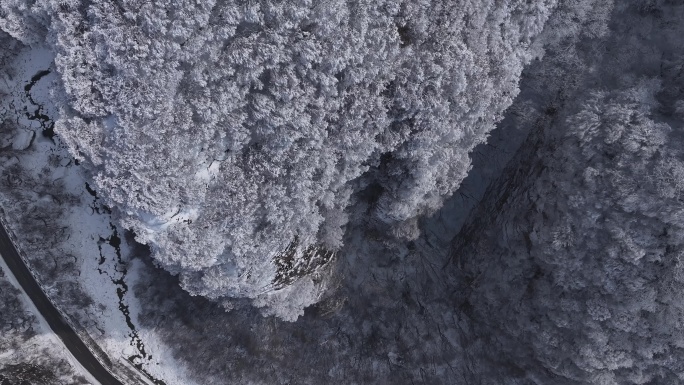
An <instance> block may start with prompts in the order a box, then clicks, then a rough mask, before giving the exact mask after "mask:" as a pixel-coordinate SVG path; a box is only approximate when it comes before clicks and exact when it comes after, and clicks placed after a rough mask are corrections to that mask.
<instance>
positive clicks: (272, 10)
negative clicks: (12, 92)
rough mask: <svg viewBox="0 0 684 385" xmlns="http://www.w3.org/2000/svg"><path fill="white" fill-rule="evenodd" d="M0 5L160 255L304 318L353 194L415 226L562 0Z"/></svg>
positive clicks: (379, 212) (385, 223)
mask: <svg viewBox="0 0 684 385" xmlns="http://www.w3.org/2000/svg"><path fill="white" fill-rule="evenodd" d="M2 4H3V5H2V11H3V16H4V18H3V19H2V24H0V27H2V28H3V29H5V30H7V31H8V32H9V33H11V34H12V35H13V36H15V37H16V38H19V39H22V40H24V41H25V42H27V43H30V42H32V40H35V39H36V37H38V36H43V35H46V36H47V37H46V39H47V43H48V44H49V45H50V46H51V47H52V48H53V49H54V51H55V53H56V59H55V61H56V65H57V68H58V70H59V74H60V77H61V80H62V90H61V91H59V92H56V95H57V96H58V95H62V97H61V99H63V100H62V103H61V116H60V117H59V119H58V120H57V122H56V127H55V130H56V131H57V132H58V134H59V135H60V138H61V140H62V141H63V142H64V143H66V144H67V145H68V146H69V148H70V150H71V151H72V153H73V154H74V156H75V157H77V158H78V159H79V160H81V161H83V162H84V164H85V165H86V166H87V167H88V168H89V170H90V172H91V175H92V179H93V181H94V186H96V187H97V189H98V192H100V193H101V195H102V196H104V197H105V198H106V199H108V200H109V202H110V203H111V205H112V206H114V207H116V208H117V209H118V212H119V213H120V215H121V220H122V223H123V224H124V225H125V226H127V227H128V228H130V229H132V230H134V231H135V233H136V234H137V238H138V240H139V241H141V242H144V243H147V244H150V245H152V247H153V250H154V257H155V258H156V260H157V261H158V262H159V263H160V264H161V265H162V266H164V267H165V268H166V269H168V270H169V271H171V272H173V273H175V274H180V276H181V281H182V284H183V286H184V287H185V288H186V289H187V290H188V291H190V292H191V293H192V294H197V295H204V296H208V297H210V298H214V299H219V298H223V297H248V298H253V299H257V303H259V304H269V303H270V304H277V303H285V302H287V301H288V299H287V298H291V299H292V301H294V302H296V303H299V304H300V305H298V306H296V307H295V308H296V310H294V312H293V310H291V309H292V307H291V306H289V305H288V306H284V307H283V309H290V310H282V311H280V310H277V309H276V310H273V311H275V312H276V313H278V314H280V315H282V316H284V317H288V318H295V317H296V316H297V314H299V312H300V311H301V308H302V307H303V306H305V305H307V304H309V303H311V302H313V301H315V300H316V298H317V296H318V294H316V293H320V290H322V287H323V285H322V282H324V280H323V281H321V282H317V283H315V282H314V280H313V279H312V278H311V277H309V275H310V274H311V273H312V272H313V271H315V270H318V269H320V267H321V266H324V265H325V264H326V262H327V261H328V260H329V259H330V257H331V251H334V250H336V249H338V248H339V247H340V246H341V244H342V237H343V234H344V227H345V225H346V223H347V222H348V220H349V218H348V210H347V208H348V207H349V206H350V205H354V204H355V202H356V200H358V199H366V200H367V201H370V203H371V205H370V207H372V209H371V213H370V218H371V220H370V221H369V222H370V223H374V226H376V227H379V228H382V229H386V230H390V231H391V232H392V233H393V234H395V235H396V236H399V237H405V238H413V237H415V236H416V235H417V228H416V223H417V221H416V219H417V218H418V217H419V216H420V215H423V214H426V213H431V212H433V211H434V210H435V209H437V208H438V207H440V205H441V203H442V200H443V199H444V197H446V196H448V195H450V194H451V193H452V192H453V191H454V190H455V189H456V187H458V185H459V184H460V182H461V180H462V179H463V178H464V177H465V175H466V173H467V172H468V169H469V164H470V159H469V156H468V153H469V152H470V150H471V149H472V148H473V147H474V146H475V145H477V144H478V143H481V142H483V141H484V140H485V138H486V135H487V132H488V131H489V130H491V129H492V127H493V124H494V123H495V122H496V121H497V119H499V118H500V117H501V113H502V112H503V111H504V109H505V108H506V107H507V106H508V105H510V103H511V101H512V100H513V98H514V97H515V95H516V94H517V82H518V77H519V75H520V72H521V70H522V68H523V66H524V65H525V63H526V62H528V61H529V60H530V59H531V58H532V57H533V54H534V52H536V51H534V50H532V49H531V48H530V47H531V45H532V42H533V39H534V37H535V35H536V34H537V33H538V32H539V31H540V30H541V29H542V27H543V25H544V22H545V20H546V19H547V17H548V14H549V12H550V10H551V9H552V8H553V6H555V1H554V0H546V1H536V2H528V1H522V0H515V1H505V2H501V1H490V0H469V1H453V2H441V3H435V2H432V1H401V2H396V1H374V2H347V1H341V0H331V1H323V2H312V1H308V0H300V1H294V2H281V1H203V2H196V1H189V0H183V1H166V0H152V1H145V2H141V1H134V0H123V1H110V0H107V1H98V2H87V1H78V0H67V1H59V2H53V1H36V2H32V3H30V4H25V5H23V6H22V5H17V4H18V3H17V4H14V3H7V4H6V3H2ZM46 15H48V16H46ZM17 20H19V21H21V20H29V21H30V22H31V23H34V21H40V22H41V23H40V24H39V25H40V26H41V27H42V29H41V28H37V27H36V28H32V27H31V28H30V33H29V32H25V31H24V30H23V29H21V28H20V26H22V24H21V23H18V22H16V21H17ZM23 25H24V26H26V28H29V27H28V26H30V25H32V24H30V23H26V24H23ZM43 29H44V30H45V31H43ZM361 192H365V193H361ZM293 269H294V270H293ZM293 271H296V273H293ZM283 277H287V278H286V279H285V278H283ZM298 280H305V281H306V282H299V283H298V284H296V285H294V286H291V285H292V284H294V283H295V281H298ZM316 281H318V280H316ZM290 286H291V287H290ZM286 287H289V289H286ZM294 287H299V288H300V289H297V290H295V289H294ZM303 291H306V293H303ZM269 296H276V297H274V298H270V299H269ZM297 296H300V297H302V298H303V297H306V298H309V299H308V300H306V301H304V302H302V301H301V298H299V299H297V298H295V297H297Z"/></svg>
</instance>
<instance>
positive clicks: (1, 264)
mask: <svg viewBox="0 0 684 385" xmlns="http://www.w3.org/2000/svg"><path fill="white" fill-rule="evenodd" d="M0 269H2V271H3V272H4V273H5V278H6V279H7V280H8V281H9V282H10V283H11V284H12V286H14V287H15V288H16V289H17V290H19V292H20V296H19V299H20V300H21V302H22V303H23V304H24V307H26V308H27V309H28V310H29V311H31V313H33V315H34V316H35V317H36V320H37V321H38V325H39V329H40V330H39V331H40V332H42V333H43V334H44V335H46V336H48V339H50V340H51V341H52V342H53V343H54V344H55V346H59V349H61V350H62V354H63V355H64V357H65V358H66V359H67V360H69V363H71V366H72V367H73V368H74V369H75V370H76V371H78V372H79V373H80V374H81V375H83V376H84V377H85V378H86V379H87V380H88V381H90V383H91V384H93V385H100V382H98V381H97V380H96V379H95V377H93V376H92V374H90V372H89V371H87V370H86V369H85V368H84V367H83V366H82V365H81V363H80V362H78V360H77V359H76V357H74V356H73V355H72V354H71V352H70V351H69V349H67V347H66V345H64V343H63V342H62V340H61V339H60V338H59V337H57V334H55V333H54V332H53V331H52V329H51V328H50V326H49V325H48V323H47V321H46V320H45V318H43V314H41V313H40V312H39V311H38V308H37V307H36V305H35V304H34V303H33V301H31V298H30V297H29V296H28V294H26V292H24V288H22V287H21V285H20V284H19V281H17V279H16V278H15V277H14V274H13V273H12V271H11V270H10V269H9V266H7V264H6V263H5V259H4V257H1V256H0Z"/></svg>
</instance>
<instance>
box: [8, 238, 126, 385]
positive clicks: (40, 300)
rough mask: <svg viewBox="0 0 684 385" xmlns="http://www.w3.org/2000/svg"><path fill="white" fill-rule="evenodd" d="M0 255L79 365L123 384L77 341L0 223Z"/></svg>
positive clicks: (109, 384) (108, 383) (105, 382)
mask: <svg viewBox="0 0 684 385" xmlns="http://www.w3.org/2000/svg"><path fill="white" fill-rule="evenodd" d="M0 255H2V258H3V259H4V260H5V263H7V266H8V267H9V269H10V271H11V272H12V274H13V275H14V276H15V277H16V279H17V281H18V282H19V283H20V284H21V287H22V288H23V289H24V291H25V292H26V294H28V296H29V298H31V301H33V303H34V305H35V306H36V308H37V309H38V311H40V313H41V315H42V316H43V318H45V320H46V321H47V323H48V325H50V328H51V329H52V331H54V332H55V334H57V336H59V338H60V339H61V340H62V341H63V342H64V345H66V347H67V349H69V351H70V352H71V354H73V356H74V357H76V359H77V360H78V361H79V362H80V363H81V365H82V366H83V367H84V368H85V369H86V370H87V371H89V372H90V374H91V375H92V376H93V377H95V379H96V380H98V381H99V382H100V384H101V385H123V384H122V383H121V382H120V381H119V380H117V379H116V378H115V377H114V376H112V375H111V374H110V373H109V372H108V371H107V370H105V368H104V367H103V366H102V364H100V362H99V361H98V360H97V359H95V356H93V354H92V353H91V352H90V350H88V347H86V345H85V344H84V343H83V341H81V339H80V338H79V337H78V334H76V332H74V330H73V329H72V328H71V326H69V324H68V323H67V322H66V321H65V320H64V317H62V315H61V314H60V313H59V312H58V311H57V309H55V307H54V305H53V304H52V302H50V300H49V299H48V298H47V296H46V295H45V293H43V291H42V290H41V288H40V286H39V285H38V283H37V282H36V280H35V279H34V278H33V276H32V275H31V273H30V272H29V270H28V268H27V267H26V265H24V262H23V261H22V259H21V258H20V257H19V253H18V252H17V249H15V248H14V244H12V241H11V240H10V237H9V236H8V235H7V231H6V230H5V228H4V227H3V226H2V225H1V224H0Z"/></svg>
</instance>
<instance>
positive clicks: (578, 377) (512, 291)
mask: <svg viewBox="0 0 684 385" xmlns="http://www.w3.org/2000/svg"><path fill="white" fill-rule="evenodd" d="M651 4H652V5H653V7H652V8H649V10H648V12H644V8H643V4H641V2H633V3H631V4H622V5H620V7H619V8H618V7H617V5H616V8H618V12H617V14H616V16H615V17H614V20H613V22H612V29H613V32H614V33H615V32H617V31H620V32H622V34H619V35H618V34H615V35H614V36H613V37H612V38H611V39H608V40H607V41H606V43H607V44H612V46H613V47H616V48H613V50H612V52H607V53H605V56H603V57H598V58H590V59H587V58H585V59H587V60H586V61H585V63H588V64H592V65H593V66H594V68H593V69H594V70H593V71H592V72H589V74H588V75H587V76H586V77H585V78H584V79H585V82H584V83H583V85H584V87H579V88H577V90H576V92H574V93H573V94H572V98H571V99H569V100H566V101H565V102H564V103H565V106H564V107H563V108H560V109H558V110H550V111H549V112H548V114H549V116H548V117H547V120H548V124H546V125H540V128H539V129H538V131H537V132H536V133H535V135H534V136H533V137H532V138H531V139H530V141H529V142H528V143H527V144H526V147H525V148H524V149H523V151H522V152H521V153H520V154H519V157H518V159H517V161H518V162H520V163H519V164H517V167H516V168H515V169H513V170H512V171H513V172H512V173H510V174H508V175H506V176H505V177H504V178H503V179H502V182H503V184H502V185H500V186H504V188H503V189H502V190H492V191H491V194H490V198H489V199H488V200H487V201H486V202H487V205H488V206H483V207H482V209H481V211H479V212H478V213H477V219H475V220H474V222H473V223H472V225H471V226H470V227H469V228H468V231H466V232H464V233H463V234H462V236H463V237H462V238H461V239H460V240H459V241H458V243H459V246H458V247H457V252H456V254H455V255H454V261H456V262H457V265H458V266H460V268H461V271H462V272H464V280H463V287H464V289H465V290H466V292H467V293H468V294H467V297H466V299H465V301H464V303H463V305H462V306H463V308H464V309H466V312H467V313H468V314H469V315H470V316H471V318H472V319H473V320H474V321H475V322H477V323H478V325H479V326H478V327H476V329H477V333H474V334H478V335H479V337H480V338H481V339H482V340H483V341H489V342H490V343H491V345H490V351H489V352H488V353H486V355H487V356H488V359H490V360H495V361H493V362H496V366H497V367H498V368H499V369H501V368H504V367H505V368H516V369H517V370H518V373H519V372H520V371H522V372H523V373H525V375H526V376H528V378H537V379H538V380H539V381H542V382H550V383H557V384H564V383H573V384H576V383H592V384H627V383H629V384H647V383H671V384H674V383H682V382H684V361H683V360H682V359H681V357H682V354H683V353H684V351H683V350H682V349H683V348H684V344H683V343H682V341H683V340H682V338H684V328H682V322H681V320H682V315H684V313H683V312H682V309H684V303H683V302H682V301H681V293H682V292H683V291H684V280H682V275H681V271H682V252H683V251H684V238H683V237H682V236H681V234H682V233H683V232H684V221H682V218H684V216H683V215H684V205H683V204H682V199H681V193H682V187H683V186H684V184H683V182H682V177H683V176H684V173H683V172H682V170H683V168H682V167H683V166H684V163H682V161H683V160H684V152H683V149H684V145H683V142H682V137H681V129H682V127H683V124H684V122H683V121H682V120H681V117H677V114H676V113H674V112H673V111H672V108H671V106H673V105H674V106H676V105H677V101H678V100H681V99H682V95H683V93H682V92H681V91H682V90H684V79H683V78H682V77H681V68H682V64H683V63H684V62H683V61H682V60H681V57H682V56H681V53H682V52H684V45H683V44H682V42H681V40H680V39H679V38H678V36H681V34H682V27H683V26H682V25H681V23H678V22H674V21H679V20H682V17H683V15H684V7H683V6H682V5H675V4H673V3H672V2H667V1H660V2H655V1H654V2H651ZM654 36H657V37H658V41H660V42H661V44H659V45H658V47H657V50H659V51H660V52H657V54H654V55H653V57H650V58H649V57H646V58H644V59H641V55H642V54H643V53H645V52H651V53H652V52H653V49H654V47H653V45H652V44H651V43H650V41H651V40H650V39H653V38H654ZM621 39H627V40H628V41H630V45H628V46H622V47H619V46H618V45H617V44H618V43H619V42H620V41H621ZM628 54H631V55H635V54H636V55H638V56H637V59H635V60H636V61H637V62H639V61H640V62H639V63H638V64H640V65H637V64H636V63H635V62H634V60H624V59H625V57H628V56H624V57H623V56H622V55H628ZM676 58H679V59H676ZM675 62H676V63H677V64H674V63H675ZM676 90H678V91H677V92H675V91H676ZM673 95H675V96H673ZM673 99H674V100H673ZM488 210H496V212H491V211H489V212H488V213H487V211H488ZM477 223H480V225H477ZM468 235H469V236H470V238H465V236H468ZM504 364H505V365H504ZM511 372H512V373H514V371H511ZM509 374H510V373H509Z"/></svg>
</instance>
